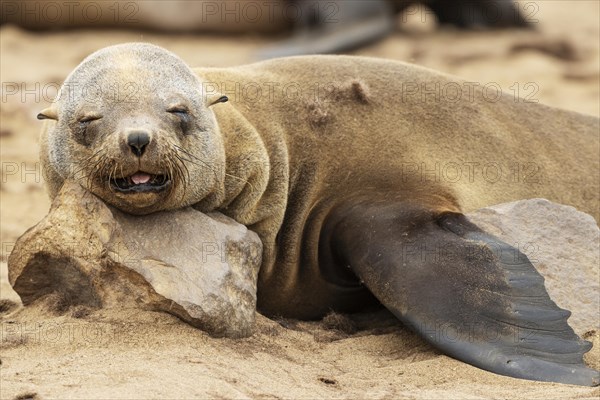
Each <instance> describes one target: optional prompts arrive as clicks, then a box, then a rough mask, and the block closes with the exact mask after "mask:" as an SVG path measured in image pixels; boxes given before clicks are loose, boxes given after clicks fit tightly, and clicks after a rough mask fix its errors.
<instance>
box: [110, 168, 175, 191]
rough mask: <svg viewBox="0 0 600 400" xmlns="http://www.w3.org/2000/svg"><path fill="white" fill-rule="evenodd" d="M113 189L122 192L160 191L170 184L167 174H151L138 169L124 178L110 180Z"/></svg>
mask: <svg viewBox="0 0 600 400" xmlns="http://www.w3.org/2000/svg"><path fill="white" fill-rule="evenodd" d="M110 183H111V186H112V188H113V189H115V190H117V191H119V192H122V193H148V192H160V191H162V190H164V189H166V188H167V187H169V186H170V185H171V180H170V179H169V177H168V176H167V175H152V174H147V173H145V172H141V171H138V172H136V173H135V174H133V175H131V176H127V177H125V178H115V179H112V180H111V182H110Z"/></svg>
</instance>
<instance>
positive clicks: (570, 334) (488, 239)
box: [322, 202, 599, 386]
mask: <svg viewBox="0 0 600 400" xmlns="http://www.w3.org/2000/svg"><path fill="white" fill-rule="evenodd" d="M323 240H324V241H327V245H326V246H327V248H328V249H330V250H329V251H330V252H331V253H332V256H333V259H335V260H336V264H339V265H341V266H349V267H350V268H351V269H352V270H353V271H354V273H355V274H356V275H358V277H359V278H360V279H361V280H362V281H363V282H364V284H365V285H366V286H367V288H369V290H370V291H371V292H372V293H373V294H374V295H375V296H376V297H377V298H378V299H379V300H380V301H381V302H382V303H383V304H384V305H385V306H386V307H387V308H388V309H389V310H390V311H392V312H393V313H394V314H395V315H396V316H397V317H398V318H400V319H401V320H402V321H403V322H404V323H405V324H407V325H409V326H411V327H412V328H413V329H414V330H416V331H417V332H418V333H419V334H421V335H422V336H423V337H424V338H425V339H426V340H427V341H429V342H430V343H432V344H433V345H434V346H435V347H437V348H439V349H440V350H442V351H443V352H444V353H446V354H448V355H450V356H452V357H454V358H457V359H459V360H462V361H465V362H467V363H469V364H472V365H474V366H477V367H480V368H483V369H485V370H488V371H491V372H495V373H498V374H501V375H508V376H512V377H516V378H523V379H531V380H538V381H551V382H560V383H568V384H575V385H586V386H594V385H598V383H599V374H598V372H597V371H594V370H592V369H589V368H587V367H586V366H585V365H584V364H583V354H584V353H586V352H587V351H588V350H589V349H590V348H591V344H590V343H589V342H587V341H584V340H582V339H580V338H579V337H578V336H577V335H576V334H575V332H574V331H573V330H572V329H571V327H570V326H569V325H568V324H567V318H568V317H569V315H570V312H569V311H566V310H563V309H561V308H559V307H558V306H557V305H556V304H555V303H554V302H553V301H552V300H551V299H550V297H549V296H548V293H547V292H546V289H545V287H544V278H543V277H542V276H541V275H540V274H539V273H538V272H537V271H536V270H535V268H534V267H533V265H532V264H531V263H530V262H529V260H528V259H527V257H526V256H525V255H524V254H522V253H521V252H519V251H518V250H517V249H516V248H514V247H512V246H510V245H508V244H506V243H504V242H502V241H500V240H499V239H497V238H495V237H493V236H491V235H489V234H487V233H485V232H483V231H482V230H480V229H479V228H477V226H475V225H474V224H472V223H470V222H469V221H468V220H467V219H466V218H465V217H464V216H463V215H462V214H456V213H446V214H440V213H437V212H434V211H432V210H431V209H427V208H423V207H421V206H420V205H416V204H412V205H411V204H409V203H395V204H393V203H392V204H390V203H378V204H377V203H368V202H363V203H359V204H354V205H352V206H347V207H342V208H339V209H337V210H336V211H335V212H334V213H332V215H331V218H330V219H329V222H328V223H326V225H325V227H324V231H323ZM322 243H323V242H322ZM322 248H323V247H322Z"/></svg>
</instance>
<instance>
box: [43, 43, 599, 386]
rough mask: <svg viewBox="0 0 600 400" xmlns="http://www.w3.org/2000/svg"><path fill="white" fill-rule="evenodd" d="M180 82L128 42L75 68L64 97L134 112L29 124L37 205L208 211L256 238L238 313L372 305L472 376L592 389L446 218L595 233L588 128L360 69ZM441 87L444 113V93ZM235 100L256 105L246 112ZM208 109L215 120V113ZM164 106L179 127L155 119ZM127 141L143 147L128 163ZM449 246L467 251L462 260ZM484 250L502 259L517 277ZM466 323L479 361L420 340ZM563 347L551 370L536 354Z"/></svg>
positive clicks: (575, 360)
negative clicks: (144, 142) (115, 96)
mask: <svg viewBox="0 0 600 400" xmlns="http://www.w3.org/2000/svg"><path fill="white" fill-rule="evenodd" d="M194 72H195V75H194V74H192V73H191V71H190V70H189V69H188V68H187V67H186V66H185V64H184V63H183V62H181V61H180V60H179V59H177V58H176V56H174V55H172V54H171V53H168V52H166V51H165V50H163V49H160V48H158V47H155V46H152V45H147V44H127V45H120V46H114V47H109V48H107V49H104V50H101V51H100V52H98V53H95V54H93V55H91V56H90V57H88V58H87V59H86V60H85V61H84V62H83V63H82V64H81V65H80V66H79V67H78V68H77V69H76V70H75V71H74V72H73V73H72V74H71V76H70V77H69V78H68V79H67V81H66V85H65V87H67V88H68V87H69V85H68V84H69V83H71V82H74V81H78V82H80V83H81V82H96V83H97V84H98V85H99V86H101V87H105V86H110V85H111V84H115V83H116V84H118V86H125V85H126V84H127V83H131V82H134V83H135V84H137V85H138V87H139V96H138V98H137V101H134V102H124V101H121V100H119V101H116V102H115V101H111V99H110V98H108V97H107V96H108V95H107V94H104V93H105V92H103V95H102V96H101V98H100V100H98V99H96V101H95V102H93V104H92V105H91V106H90V104H89V103H90V102H89V101H85V99H84V98H83V97H81V96H79V97H77V96H78V95H77V93H71V94H70V96H66V95H65V93H61V96H60V98H59V100H58V101H57V102H56V104H55V105H53V107H52V108H51V109H49V110H46V111H44V112H42V113H41V115H40V117H41V118H49V119H53V118H57V121H56V122H55V121H49V122H48V123H47V124H46V125H45V129H44V131H43V134H42V155H41V158H42V162H43V163H44V170H45V171H46V174H47V179H48V181H49V182H48V183H49V184H48V187H49V189H50V194H51V196H52V195H53V194H54V193H55V192H56V190H57V188H59V187H60V185H61V182H62V181H63V180H64V179H75V180H77V181H79V182H80V183H81V184H82V185H84V187H86V188H88V189H89V190H90V191H92V192H94V193H96V194H97V195H98V196H99V197H101V198H102V199H104V200H105V201H106V202H108V203H110V204H112V205H114V206H116V207H118V208H120V209H122V210H124V211H127V212H130V213H134V214H145V213H149V212H154V211H158V210H161V209H171V208H178V207H183V206H185V205H190V204H192V205H194V207H196V208H197V209H199V210H201V211H205V212H208V211H213V210H219V211H221V212H223V213H225V214H226V215H228V216H230V217H232V218H234V219H235V220H236V221H238V222H240V223H242V224H245V225H247V226H248V227H249V228H251V229H252V230H254V231H256V232H257V233H258V234H259V236H260V237H261V240H262V242H263V249H264V250H263V251H264V254H263V262H262V266H261V270H260V274H259V289H258V302H259V308H260V309H261V310H262V311H263V312H265V313H267V314H271V315H273V314H275V315H284V316H292V317H299V318H317V317H320V316H323V315H324V314H326V313H327V312H328V311H330V310H341V311H353V310H358V309H360V308H361V307H364V306H365V305H366V304H372V303H374V302H375V298H377V300H378V301H381V302H382V303H383V304H384V305H385V306H386V307H388V308H389V309H390V310H391V311H392V312H394V314H395V315H397V316H398V317H399V318H400V319H401V320H403V321H404V322H405V323H407V324H409V325H411V326H413V327H414V329H415V330H417V331H418V332H420V333H421V334H422V335H423V336H424V337H425V338H426V339H427V340H429V341H430V342H432V343H434V344H435V345H436V346H438V347H439V348H440V349H442V350H443V351H445V352H447V353H448V354H451V355H453V356H454V357H457V358H459V359H462V360H465V361H467V362H470V363H472V364H474V365H477V366H480V367H482V368H486V369H489V370H492V371H495V372H498V373H501V374H505V375H511V376H517V377H522V378H527V379H536V380H550V381H558V382H567V383H576V384H586V385H590V384H594V383H596V384H597V381H598V377H597V373H596V372H594V371H591V370H589V369H586V368H585V367H584V366H583V364H582V363H583V361H582V354H583V353H584V352H585V351H587V350H588V349H589V344H586V343H587V342H583V341H581V339H580V338H578V337H577V335H575V334H574V333H573V331H572V329H571V328H570V327H569V326H568V325H567V323H566V318H567V317H568V312H565V311H564V310H560V309H559V308H558V307H556V305H555V304H554V303H553V302H552V301H551V300H550V298H549V297H548V295H547V292H546V291H545V289H544V286H543V278H541V276H540V275H539V274H537V272H536V271H535V269H534V268H533V266H532V265H531V264H530V263H529V260H527V258H526V257H525V256H524V255H522V254H521V253H520V252H518V251H517V250H516V249H514V248H513V247H511V246H509V245H508V244H506V243H502V242H500V241H498V240H497V239H496V238H494V237H492V236H491V235H489V234H487V233H485V232H482V231H480V230H479V229H478V228H477V227H476V226H474V225H473V224H470V223H469V222H468V221H466V220H465V219H464V217H462V216H461V215H462V214H461V213H462V212H466V211H470V210H473V209H477V208H480V207H484V206H487V205H491V204H497V203H502V202H507V201H512V200H518V199H524V198H532V197H545V198H548V199H550V200H553V201H557V202H560V203H564V204H570V205H573V206H575V207H577V208H578V209H580V210H583V211H586V212H588V213H590V214H592V215H594V217H595V218H596V219H597V220H598V216H599V213H598V182H599V176H598V171H599V168H598V160H599V158H600V157H599V150H598V149H599V143H598V130H599V129H600V125H599V122H598V119H597V118H594V117H589V116H584V115H581V114H577V113H574V112H570V111H564V110H558V109H554V108H551V107H547V106H544V105H540V104H531V103H524V102H522V101H518V100H515V99H514V98H512V97H510V96H507V95H504V94H502V95H499V96H496V95H494V96H493V99H492V100H490V98H491V97H490V93H488V92H486V90H487V89H485V88H482V87H481V86H479V87H473V85H467V84H466V83H465V82H463V81H460V80H458V79H456V78H453V77H450V76H447V75H444V74H441V73H438V72H434V71H432V70H428V69H425V68H421V67H417V66H414V65H409V64H403V63H398V62H394V61H387V60H378V59H371V58H360V57H345V56H315V57H297V58H288V59H279V60H273V61H267V62H262V63H258V64H252V65H247V66H241V67H235V68H223V69H211V68H199V69H196V70H194ZM237 87H240V88H241V89H240V90H239V91H238V90H237V89H236V88H237ZM438 87H439V88H440V89H437V88H438ZM457 87H458V88H460V93H461V96H458V92H456V93H454V94H453V95H451V94H452V92H450V91H449V90H451V89H452V88H454V89H456V88H457ZM228 88H229V89H228ZM231 88H233V89H231ZM244 88H246V91H244ZM252 88H254V89H256V88H261V91H260V94H258V95H257V93H259V92H258V91H255V92H253V93H254V94H253V95H250V93H251V92H249V90H250V89H252ZM441 88H443V89H441ZM65 90H67V89H65ZM440 90H442V91H440ZM222 94H226V95H227V96H228V97H229V99H230V101H229V102H228V103H225V104H218V102H216V101H215V99H219V98H221V95H222ZM174 99H176V100H174ZM84 104H87V105H86V107H89V108H86V107H83V105H84ZM173 104H175V105H176V106H177V107H179V108H184V109H185V110H186V113H185V114H186V115H187V116H186V117H182V116H181V115H173V113H172V107H173ZM86 113H91V115H99V114H102V115H103V118H102V119H99V120H96V121H94V122H91V123H90V124H89V125H87V129H90V130H89V131H87V130H86V134H84V135H82V134H81V131H80V130H78V129H79V128H81V126H80V125H78V122H77V121H81V118H82V116H85V115H86ZM94 113H96V114H94ZM182 118H184V119H185V121H186V124H187V125H185V127H184V125H182ZM79 123H80V122H79ZM94 123H95V125H92V124H94ZM132 130H133V131H134V134H133V137H134V138H138V137H141V136H140V135H141V134H142V133H143V134H144V135H146V136H148V137H149V138H150V139H151V140H150V141H149V144H148V146H147V149H146V150H145V152H144V153H143V154H141V155H140V153H138V152H137V151H138V150H139V149H138V148H137V147H135V146H137V144H136V143H137V142H131V138H132V134H131V132H132ZM139 132H141V133H139ZM78 135H79V137H78ZM146 136H144V137H146ZM136 140H137V139H136ZM132 143H133V144H132ZM132 146H133V147H132ZM134 147H135V148H134ZM459 167H460V170H461V175H459V174H458V169H457V168H459ZM132 174H133V175H132ZM139 174H141V175H142V176H143V177H144V179H149V177H150V176H161V177H163V178H164V177H166V178H168V181H169V182H170V184H169V186H168V188H163V189H161V190H160V191H156V192H155V191H152V190H154V189H155V188H157V187H158V186H157V185H155V186H152V185H151V184H142V185H141V186H140V185H139V184H138V183H136V182H135V180H136V179H140V175H139ZM134 175H135V176H137V178H136V179H133V178H132V177H134ZM115 182H116V186H115ZM119 182H121V183H119ZM123 182H125V183H123ZM151 182H152V181H151ZM161 182H162V181H161ZM120 185H123V187H124V188H123V187H121V186H120ZM144 185H146V186H144ZM161 188H162V186H161ZM134 189H135V190H137V189H140V190H139V191H133V192H132V191H131V190H134ZM124 190H126V191H127V192H123V191H124ZM412 243H419V244H423V245H427V246H434V247H435V246H437V247H438V248H439V247H443V249H447V250H452V253H451V255H452V256H453V257H454V258H452V259H451V258H444V257H441V258H436V259H429V257H428V256H427V255H425V256H423V255H421V256H420V257H419V256H415V255H414V254H404V252H403V250H404V248H403V246H406V245H407V244H412ZM469 246H471V247H472V246H475V247H476V248H477V249H479V250H480V253H477V254H476V255H475V256H473V255H472V254H469V253H468V251H467V250H468V249H469ZM494 249H500V250H501V253H500V254H496V253H494ZM471 250H472V249H471ZM503 252H515V254H517V255H519V257H517V258H518V260H519V262H518V267H515V265H513V264H512V262H511V261H510V260H509V259H507V258H506V257H504V256H503V254H505V253H503ZM444 254H445V253H444ZM521 256H522V258H521ZM515 268H517V269H515ZM515 271H520V272H518V273H517V272H515ZM515 274H516V275H515ZM524 288H525V289H524ZM530 294H531V296H530ZM532 296H533V297H532ZM528 298H535V301H533V300H531V301H530V300H528ZM441 311H443V312H441ZM550 316H551V317H550ZM483 321H493V323H494V329H497V331H498V332H502V333H501V334H500V333H499V334H500V336H501V340H499V341H498V342H497V343H496V344H495V345H494V344H492V345H491V346H492V347H489V346H490V344H489V343H485V340H484V337H485V336H484V335H485V332H480V331H479V330H477V329H476V330H475V331H474V332H475V333H474V335H475V339H476V340H458V341H456V340H454V341H453V340H446V339H444V338H442V339H440V340H437V339H435V338H432V337H431V336H430V335H429V333H428V332H430V330H428V328H426V327H428V326H430V325H429V324H431V325H434V326H437V325H435V324H439V323H440V322H444V323H457V324H459V326H467V325H468V326H473V325H474V324H475V325H476V324H480V323H482V322H483ZM515 326H518V327H521V326H522V327H523V331H524V332H526V334H527V335H531V334H535V335H542V336H543V338H542V339H540V340H539V341H538V342H536V344H531V345H526V344H525V343H521V342H519V341H516V342H515V341H514V340H513V339H514V336H511V334H510V333H507V332H506V330H507V329H510V328H511V327H515ZM536 326H537V327H541V328H540V329H537V328H536V329H534V327H536ZM461 329H462V328H461ZM461 329H459V332H462V330H461ZM543 332H549V333H548V334H546V333H543ZM544 335H546V336H544ZM511 338H513V339H511ZM526 339H527V338H526V337H523V338H522V340H523V341H525V340H526ZM557 343H562V344H561V345H558V344H557ZM563 345H564V346H565V347H564V348H565V350H564V351H565V352H566V353H565V354H562V355H561V354H558V353H557V352H556V351H553V350H551V349H555V348H557V347H556V346H558V347H560V346H563ZM567 353H568V354H567ZM486 354H487V355H486ZM491 354H496V355H495V356H492V355H491ZM532 371H534V372H532ZM535 371H539V372H535Z"/></svg>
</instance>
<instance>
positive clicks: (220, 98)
mask: <svg viewBox="0 0 600 400" xmlns="http://www.w3.org/2000/svg"><path fill="white" fill-rule="evenodd" d="M207 100H208V101H207V104H208V107H210V106H214V105H215V104H218V103H226V102H228V101H229V97H227V96H225V95H218V94H217V95H215V96H211V97H209V98H208V99H207Z"/></svg>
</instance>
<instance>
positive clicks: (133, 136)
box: [127, 130, 150, 157]
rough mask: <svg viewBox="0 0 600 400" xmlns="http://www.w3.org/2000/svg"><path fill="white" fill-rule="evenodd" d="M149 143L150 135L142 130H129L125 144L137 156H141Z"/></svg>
mask: <svg viewBox="0 0 600 400" xmlns="http://www.w3.org/2000/svg"><path fill="white" fill-rule="evenodd" d="M149 143H150V135H149V134H148V132H146V131H143V130H135V131H131V132H129V133H128V134H127V145H128V146H129V148H130V149H131V151H132V152H133V154H135V155H136V156H138V157H141V156H142V154H144V151H145V150H146V147H147V146H148V144H149Z"/></svg>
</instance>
